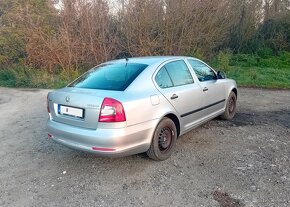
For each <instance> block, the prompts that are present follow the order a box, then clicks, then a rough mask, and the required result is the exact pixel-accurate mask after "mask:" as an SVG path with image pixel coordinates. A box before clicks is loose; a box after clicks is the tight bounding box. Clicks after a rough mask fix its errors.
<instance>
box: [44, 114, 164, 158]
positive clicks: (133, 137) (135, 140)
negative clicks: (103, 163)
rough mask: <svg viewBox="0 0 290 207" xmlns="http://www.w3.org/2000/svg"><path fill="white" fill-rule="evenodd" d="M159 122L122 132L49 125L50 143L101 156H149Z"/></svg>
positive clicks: (151, 122)
mask: <svg viewBox="0 0 290 207" xmlns="http://www.w3.org/2000/svg"><path fill="white" fill-rule="evenodd" d="M157 124H158V120H152V121H148V122H145V123H142V124H137V125H134V126H130V127H125V128H120V129H96V130H92V129H85V128H80V127H75V126H70V125H66V124H62V123H59V122H55V121H53V120H51V119H49V120H48V121H47V130H48V133H49V134H50V135H51V139H53V140H54V141H56V142H58V143H60V144H63V145H65V146H67V147H70V148H73V149H77V150H82V151H86V152H91V153H94V154H97V155H100V156H108V157H122V156H127V155H132V154H138V153H142V152H146V151H147V150H148V149H149V147H150V144H151V140H152V136H153V133H154V130H155V127H156V126H157Z"/></svg>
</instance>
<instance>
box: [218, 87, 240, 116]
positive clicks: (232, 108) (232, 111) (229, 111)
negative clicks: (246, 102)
mask: <svg viewBox="0 0 290 207" xmlns="http://www.w3.org/2000/svg"><path fill="white" fill-rule="evenodd" d="M236 111H237V95H236V94H235V93H234V92H233V91H232V92H231V93H230V95H229V97H228V100H227V106H226V110H225V112H224V113H223V114H222V115H221V118H222V119H224V120H231V119H233V118H234V116H235V115H236Z"/></svg>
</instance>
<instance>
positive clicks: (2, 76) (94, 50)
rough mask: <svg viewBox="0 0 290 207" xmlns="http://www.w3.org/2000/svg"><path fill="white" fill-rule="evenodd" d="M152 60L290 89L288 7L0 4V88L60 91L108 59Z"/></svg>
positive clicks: (46, 0) (230, 0) (248, 3)
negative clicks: (189, 60) (174, 60)
mask: <svg viewBox="0 0 290 207" xmlns="http://www.w3.org/2000/svg"><path fill="white" fill-rule="evenodd" d="M148 55H187V56H194V57H197V58H200V59H202V60H205V61H206V62H209V63H210V64H211V65H212V66H213V67H214V68H218V69H220V70H223V71H225V72H226V73H227V76H228V77H230V78H234V79H236V80H237V82H238V85H239V86H248V87H263V88H277V89H278V88H279V89H280V88H282V89H290V1H289V0H204V1H199V0H178V1H177V0H119V1H110V0H73V1H72V0H62V1H55V0H3V1H0V86H7V87H37V88H59V87H63V86H65V85H66V84H67V83H69V82H70V81H72V80H73V79H75V78H76V77H77V76H78V75H80V74H82V73H83V72H85V71H87V70H88V69H90V68H91V67H93V66H94V65H97V64H99V63H101V62H104V61H106V60H110V59H116V58H124V57H131V56H148Z"/></svg>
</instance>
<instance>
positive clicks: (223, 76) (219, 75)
mask: <svg viewBox="0 0 290 207" xmlns="http://www.w3.org/2000/svg"><path fill="white" fill-rule="evenodd" d="M217 78H218V79H226V78H227V76H226V74H225V73H224V72H223V71H218V72H217Z"/></svg>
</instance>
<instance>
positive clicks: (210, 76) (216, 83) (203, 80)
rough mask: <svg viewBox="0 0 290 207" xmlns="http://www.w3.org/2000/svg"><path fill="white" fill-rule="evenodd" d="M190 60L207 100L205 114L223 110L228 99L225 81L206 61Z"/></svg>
mask: <svg viewBox="0 0 290 207" xmlns="http://www.w3.org/2000/svg"><path fill="white" fill-rule="evenodd" d="M188 62H189V64H190V66H191V67H192V69H193V70H194V72H195V74H196V76H197V78H198V81H199V84H200V86H201V87H202V91H203V95H204V100H205V104H204V116H207V115H210V114H213V113H215V112H217V111H219V110H221V109H222V108H223V107H224V105H225V100H226V93H225V86H224V81H222V80H219V79H218V78H217V76H216V73H215V71H214V70H213V69H212V68H210V67H209V66H208V65H206V64H205V63H203V62H201V61H199V60H196V59H188Z"/></svg>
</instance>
